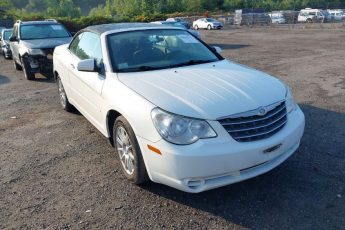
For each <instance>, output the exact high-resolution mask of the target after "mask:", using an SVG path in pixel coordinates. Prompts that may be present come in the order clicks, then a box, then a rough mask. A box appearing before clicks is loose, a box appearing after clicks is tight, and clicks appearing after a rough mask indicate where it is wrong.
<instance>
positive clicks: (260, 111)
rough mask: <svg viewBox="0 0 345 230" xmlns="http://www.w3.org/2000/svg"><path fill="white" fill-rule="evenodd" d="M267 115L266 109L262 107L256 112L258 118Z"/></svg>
mask: <svg viewBox="0 0 345 230" xmlns="http://www.w3.org/2000/svg"><path fill="white" fill-rule="evenodd" d="M266 113H267V111H266V109H265V108H264V107H260V108H259V110H258V115H259V116H264V115H265V114H266Z"/></svg>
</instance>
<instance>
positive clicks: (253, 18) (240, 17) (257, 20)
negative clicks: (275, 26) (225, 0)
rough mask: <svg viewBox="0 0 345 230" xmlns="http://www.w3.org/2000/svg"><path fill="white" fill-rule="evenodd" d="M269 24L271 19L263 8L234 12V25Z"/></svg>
mask: <svg viewBox="0 0 345 230" xmlns="http://www.w3.org/2000/svg"><path fill="white" fill-rule="evenodd" d="M271 23H272V20H271V17H270V16H269V15H268V13H267V12H266V10H265V9H263V8H256V9H242V10H236V11H235V25H247V26H252V25H270V24H271Z"/></svg>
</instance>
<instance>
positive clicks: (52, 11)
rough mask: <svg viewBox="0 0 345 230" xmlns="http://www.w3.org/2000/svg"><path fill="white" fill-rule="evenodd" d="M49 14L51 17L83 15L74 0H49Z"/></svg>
mask: <svg viewBox="0 0 345 230" xmlns="http://www.w3.org/2000/svg"><path fill="white" fill-rule="evenodd" d="M47 5H48V9H47V14H48V15H49V16H51V17H71V18H77V17H80V16H81V10H80V8H79V7H75V6H74V4H73V1H72V0H59V1H56V0H47Z"/></svg>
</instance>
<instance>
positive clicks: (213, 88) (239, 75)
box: [118, 60, 286, 120]
mask: <svg viewBox="0 0 345 230" xmlns="http://www.w3.org/2000/svg"><path fill="white" fill-rule="evenodd" d="M118 78H119V80H120V81H121V82H122V83H123V84H125V85H127V86H128V87H129V88H131V89H132V90H134V91H136V92H137V93H138V94H140V95H142V96H143V97H145V98H146V99H147V100H149V101H150V102H152V103H153V104H155V105H156V106H158V107H160V108H162V109H164V110H166V111H169V112H171V113H175V114H180V115H183V116H188V117H194V118H201V119H209V120H216V119H218V118H221V117H225V116H229V115H233V114H237V113H242V112H245V111H249V110H253V109H257V108H258V107H260V106H266V105H270V104H272V103H274V102H277V101H281V100H284V99H285V94H286V88H285V85H284V84H283V83H282V82H280V81H279V80H278V79H276V78H274V77H271V76H269V75H268V74H265V73H263V72H260V71H257V70H255V69H251V68H249V67H245V66H242V65H240V64H237V63H234V62H230V61H228V60H223V61H219V62H215V63H207V64H202V65H193V66H188V67H181V68H175V69H168V70H157V71H147V72H137V73H119V74H118Z"/></svg>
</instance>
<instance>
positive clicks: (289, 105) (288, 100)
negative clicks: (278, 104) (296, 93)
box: [285, 87, 297, 113]
mask: <svg viewBox="0 0 345 230" xmlns="http://www.w3.org/2000/svg"><path fill="white" fill-rule="evenodd" d="M285 105H286V110H287V112H288V113H290V112H292V111H293V110H295V109H296V108H297V104H296V102H295V100H294V99H293V96H292V93H291V90H290V88H289V87H286V95H285Z"/></svg>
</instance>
